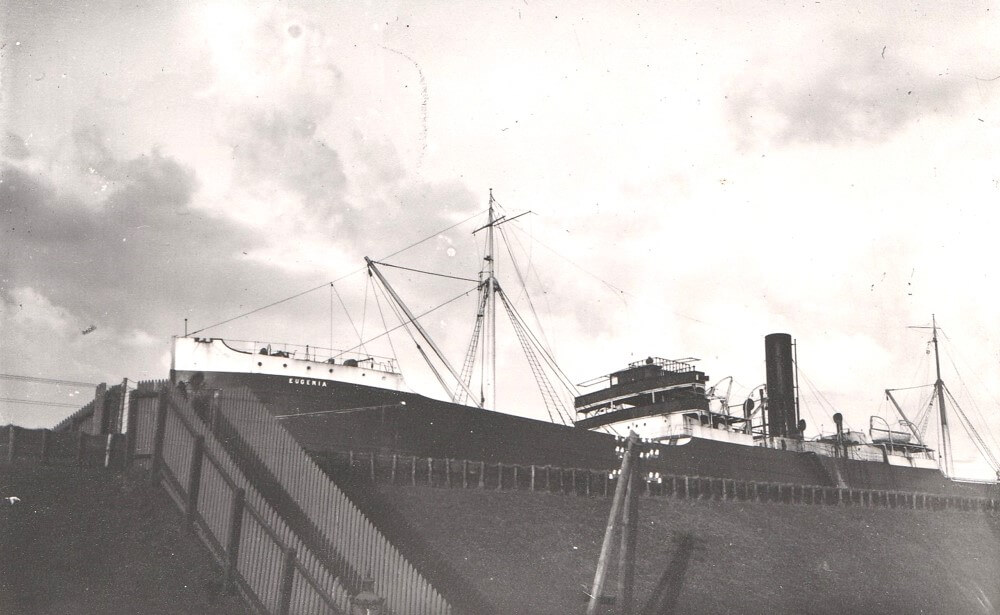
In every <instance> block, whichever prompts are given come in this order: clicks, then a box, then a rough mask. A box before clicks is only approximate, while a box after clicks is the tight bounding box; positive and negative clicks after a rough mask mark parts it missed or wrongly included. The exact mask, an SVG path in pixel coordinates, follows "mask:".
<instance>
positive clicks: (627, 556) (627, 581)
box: [617, 453, 642, 615]
mask: <svg viewBox="0 0 1000 615" xmlns="http://www.w3.org/2000/svg"><path fill="white" fill-rule="evenodd" d="M633 455H634V453H633ZM640 463H641V461H640V459H639V458H638V457H635V458H634V459H633V460H632V467H631V468H630V469H629V473H628V486H627V487H626V491H625V510H624V511H622V520H623V522H624V524H625V527H624V528H623V529H622V544H621V551H620V553H619V557H618V603H617V604H618V615H632V613H633V608H634V605H633V602H634V596H633V587H634V583H633V581H634V579H635V545H636V538H637V536H638V534H639V490H640V489H641V488H642V485H641V480H640V478H639V464H640Z"/></svg>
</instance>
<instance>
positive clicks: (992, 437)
mask: <svg viewBox="0 0 1000 615" xmlns="http://www.w3.org/2000/svg"><path fill="white" fill-rule="evenodd" d="M941 333H942V335H944V336H945V338H946V339H948V341H949V342H950V341H951V338H950V337H948V335H947V334H946V333H944V331H941ZM948 346H954V344H949V345H948ZM948 346H945V353H946V354H947V355H948V361H949V362H950V363H951V368H952V369H953V370H954V371H955V375H956V376H958V380H959V382H960V383H961V384H962V388H963V389H965V392H966V394H967V395H968V396H969V399H970V400H971V402H972V409H973V410H975V412H976V418H977V419H978V420H979V421H980V423H979V424H980V425H982V426H984V427H985V428H986V434H987V435H988V436H989V437H990V440H991V441H992V444H993V446H994V447H995V448H996V450H998V451H1000V443H998V442H997V439H996V436H995V435H994V433H993V429H991V428H990V424H989V422H988V421H987V420H986V417H985V415H984V414H983V412H982V411H981V410H980V408H979V404H977V403H976V398H975V397H974V396H973V395H972V390H971V389H970V388H969V385H967V384H966V383H965V379H964V378H962V372H960V371H959V369H958V366H957V365H955V359H954V356H953V355H952V353H951V351H950V350H949V349H948ZM959 358H960V359H961V358H962V357H959ZM963 363H966V365H968V364H967V362H965V361H964V360H963ZM971 371H972V373H973V375H974V376H975V377H976V378H977V379H978V380H979V384H980V386H981V387H982V388H983V390H987V391H988V390H989V389H988V387H987V386H986V383H985V382H983V379H982V377H980V376H979V372H978V371H977V370H974V369H973V370H971ZM990 397H991V398H992V395H991V396H990ZM993 403H994V404H997V402H996V399H993ZM997 405H1000V404H997Z"/></svg>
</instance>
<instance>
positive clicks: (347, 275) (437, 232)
mask: <svg viewBox="0 0 1000 615" xmlns="http://www.w3.org/2000/svg"><path fill="white" fill-rule="evenodd" d="M483 211H486V210H482V211H477V212H476V213H474V214H472V215H471V216H469V217H468V218H465V219H464V220H460V221H458V222H456V223H455V224H452V225H451V226H449V227H446V228H443V229H441V230H439V231H436V232H434V233H432V234H430V235H428V236H426V237H424V238H423V239H421V240H419V241H415V242H413V243H411V244H410V245H408V246H406V247H405V248H402V249H399V250H396V251H395V252H393V253H392V254H390V255H388V256H384V257H382V259H381V260H386V259H390V258H392V257H393V256H397V255H399V254H402V253H403V252H406V251H407V250H409V249H410V248H413V247H416V246H418V245H420V244H422V243H424V242H425V241H429V240H431V239H433V238H435V237H437V236H438V235H440V234H442V233H447V232H448V231H450V230H451V229H453V228H455V227H456V226H459V225H462V224H465V223H466V222H468V221H469V220H472V219H473V218H475V217H476V216H479V215H482V213H483ZM365 269H367V265H366V266H364V267H359V268H358V269H355V270H354V271H351V272H350V273H346V274H344V275H342V276H340V277H339V278H337V279H335V280H331V281H329V282H323V283H322V284H320V285H319V286H316V287H314V288H310V289H308V290H304V291H302V292H300V293H296V294H294V295H292V296H290V297H285V298H284V299H279V300H278V301H275V302H273V303H269V304H267V305H265V306H263V307H259V308H256V309H253V310H250V311H249V312H244V313H242V314H240V315H238V316H233V317H232V318H227V319H225V320H223V321H220V322H217V323H214V324H211V325H208V326H206V327H202V328H201V329H198V330H197V331H192V332H191V333H188V334H187V335H188V336H191V335H197V334H198V333H201V332H202V331H205V330H207V329H212V328H215V327H220V326H222V325H225V324H228V323H231V322H233V321H234V320H239V319H240V318H244V317H246V316H250V315H251V314H256V313H257V312H262V311H264V310H266V309H268V308H272V307H274V306H276V305H281V304H282V303H286V302H288V301H291V300H292V299H297V298H299V297H301V296H302V295H308V294H309V293H311V292H314V291H317V290H319V289H321V288H325V287H326V285H327V284H336V283H337V282H340V281H341V280H346V279H347V278H349V277H351V276H352V275H355V274H357V273H361V272H362V271H364V270H365ZM332 345H333V344H331V346H332Z"/></svg>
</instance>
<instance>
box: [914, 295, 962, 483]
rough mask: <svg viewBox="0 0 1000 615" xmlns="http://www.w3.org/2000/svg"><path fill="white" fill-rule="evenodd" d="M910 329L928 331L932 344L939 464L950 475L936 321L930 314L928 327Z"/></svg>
mask: <svg viewBox="0 0 1000 615" xmlns="http://www.w3.org/2000/svg"><path fill="white" fill-rule="evenodd" d="M910 328H911V329H930V330H931V343H933V344H934V368H935V370H936V374H937V380H935V381H934V393H935V395H937V399H938V411H939V413H940V421H941V462H942V464H943V465H944V473H945V474H946V475H947V476H951V475H952V463H953V462H952V452H951V430H950V428H949V427H948V413H947V411H946V410H945V405H944V381H943V380H942V379H941V357H940V355H939V353H938V338H937V319H936V317H935V315H934V314H931V326H930V327H910Z"/></svg>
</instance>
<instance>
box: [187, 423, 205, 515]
mask: <svg viewBox="0 0 1000 615" xmlns="http://www.w3.org/2000/svg"><path fill="white" fill-rule="evenodd" d="M204 458H205V436H198V437H196V438H195V439H194V448H193V449H192V450H191V471H190V474H189V475H188V484H187V507H186V509H185V510H184V521H185V523H187V526H188V528H189V529H190V528H192V527H194V520H195V518H196V517H197V515H198V492H199V491H201V462H202V460H203V459H204Z"/></svg>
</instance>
